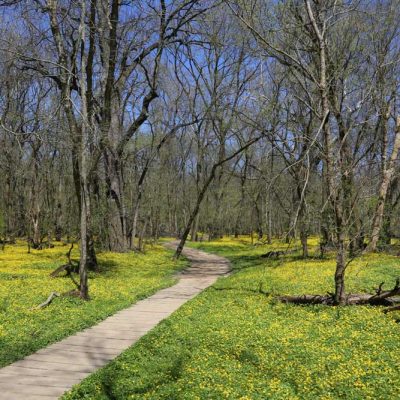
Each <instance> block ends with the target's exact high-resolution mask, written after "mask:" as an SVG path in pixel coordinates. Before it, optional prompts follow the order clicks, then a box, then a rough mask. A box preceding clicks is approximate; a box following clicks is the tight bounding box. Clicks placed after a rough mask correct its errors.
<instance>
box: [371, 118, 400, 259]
mask: <svg viewBox="0 0 400 400" xmlns="http://www.w3.org/2000/svg"><path fill="white" fill-rule="evenodd" d="M399 149H400V116H398V117H397V119H396V133H395V139H394V144H393V150H392V154H391V156H390V159H389V162H388V164H387V165H384V166H383V171H382V179H381V183H380V187H379V196H378V203H377V205H376V209H375V214H374V218H373V221H372V229H371V237H370V242H369V244H368V247H367V250H368V251H376V249H377V244H378V240H379V235H380V232H381V229H382V221H383V213H384V209H385V202H386V196H387V192H388V188H389V185H390V182H391V181H392V178H393V174H394V170H395V162H396V160H397V156H398V153H399Z"/></svg>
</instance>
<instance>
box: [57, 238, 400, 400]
mask: <svg viewBox="0 0 400 400" xmlns="http://www.w3.org/2000/svg"><path fill="white" fill-rule="evenodd" d="M311 244H312V245H316V244H317V243H316V242H315V241H311ZM196 247H199V248H201V249H204V250H206V251H210V252H214V253H218V254H220V255H223V256H226V257H228V258H229V259H230V260H231V261H232V265H233V267H234V269H235V270H236V273H234V274H233V275H231V276H230V277H228V278H222V279H220V280H219V281H218V282H217V283H216V284H215V285H214V286H213V287H211V288H209V289H207V290H206V291H205V292H203V293H202V294H201V295H199V296H198V297H197V298H195V299H194V300H192V301H190V302H189V303H187V304H185V305H184V306H183V307H182V308H181V309H180V310H178V312H176V313H174V314H173V315H172V316H171V317H170V318H168V319H167V320H165V321H164V322H162V323H161V324H160V325H159V326H158V327H156V328H155V329H154V330H152V331H151V332H150V333H149V334H148V335H146V336H144V337H143V338H142V339H141V340H140V341H139V342H138V343H137V344H136V345H134V346H133V347H131V348H130V349H128V350H127V351H125V352H124V353H123V354H122V355H121V356H120V357H118V358H117V359H116V360H114V361H113V362H111V363H110V364H109V365H108V366H106V367H105V368H103V369H101V370H99V371H98V372H96V373H95V374H93V375H91V376H90V377H89V378H87V379H85V380H84V381H83V382H82V383H81V384H80V385H78V386H76V387H75V388H74V389H73V391H72V392H70V393H69V394H67V395H65V396H64V399H65V400H67V399H68V400H72V399H74V400H75V399H121V400H122V399H138V400H139V399H168V400H172V399H232V400H234V399H235V400H236V399H242V400H244V399H251V400H253V399H254V400H256V399H260V400H261V399H262V400H265V399H275V400H276V399H281V400H287V399H293V400H294V399H309V400H314V399H325V400H327V399H332V400H333V399H359V400H365V399H371V400H372V399H374V400H375V399H382V400H388V399H398V398H399V390H400V383H399V376H400V364H399V354H400V341H399V335H400V326H399V324H397V323H396V315H394V314H391V315H384V314H383V313H382V312H381V309H380V308H374V307H369V306H365V307H360V306H356V307H342V308H334V307H327V306H322V305H318V306H294V305H286V304H281V303H278V302H276V301H274V299H273V296H266V295H264V294H262V293H259V289H260V287H261V288H262V290H263V291H267V292H270V293H275V294H302V293H326V292H327V291H330V290H332V276H333V271H334V264H335V262H334V260H333V258H327V259H325V260H321V259H318V258H310V259H308V260H302V259H300V258H299V256H298V255H291V256H290V257H286V258H283V259H281V260H265V259H262V258H260V257H259V256H260V254H262V253H265V252H266V251H269V250H271V248H284V247H285V245H284V244H282V243H280V242H275V243H274V244H273V245H270V246H268V245H261V246H252V245H251V244H250V243H249V241H248V239H246V238H241V239H239V240H233V239H223V240H220V241H216V242H211V243H200V244H196ZM398 275H400V261H399V259H398V258H397V257H394V256H389V255H383V254H379V255H366V256H363V257H360V258H358V259H356V260H354V261H353V262H352V263H351V264H350V266H349V269H348V290H349V291H357V292H361V291H368V292H369V291H371V290H372V288H373V287H376V286H377V284H379V283H380V282H382V281H385V282H387V284H388V285H392V284H393V281H394V279H395V277H397V276H398Z"/></svg>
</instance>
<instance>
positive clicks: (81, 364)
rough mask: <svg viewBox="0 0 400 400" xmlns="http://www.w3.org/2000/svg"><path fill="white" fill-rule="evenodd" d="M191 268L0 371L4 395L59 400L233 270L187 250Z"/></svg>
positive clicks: (213, 258) (221, 260) (0, 395)
mask: <svg viewBox="0 0 400 400" xmlns="http://www.w3.org/2000/svg"><path fill="white" fill-rule="evenodd" d="M183 254H184V255H185V256H186V257H188V259H189V260H190V262H191V266H190V267H189V268H188V269H186V270H184V271H182V272H181V273H180V274H179V276H178V277H179V282H178V283H177V284H176V285H174V286H172V287H169V288H167V289H163V290H160V291H159V292H157V293H156V294H154V295H153V296H151V297H149V298H147V299H145V300H142V301H139V302H138V303H136V304H134V305H133V306H131V307H130V308H127V309H125V310H122V311H120V312H118V313H116V314H114V315H113V316H111V317H109V318H107V319H105V320H104V321H102V322H100V323H99V324H97V325H95V326H93V327H91V328H88V329H85V330H84V331H82V332H79V333H77V334H76V335H73V336H70V337H68V338H66V339H64V340H62V341H60V342H57V343H54V344H52V345H50V346H48V347H46V348H44V349H42V350H39V351H37V352H36V353H34V354H32V355H30V356H28V357H26V358H24V359H23V360H20V361H17V362H15V363H14V364H11V365H9V366H7V367H5V368H2V369H0V399H7V400H11V399H12V400H19V399H24V400H46V399H49V400H50V399H58V398H59V397H60V396H61V395H62V394H63V393H64V392H65V391H67V390H69V389H70V388H71V387H72V386H73V385H75V384H77V383H79V382H80V381H81V380H82V379H83V378H85V377H86V376H88V375H90V374H91V373H92V372H94V371H95V370H97V369H98V368H101V367H103V366H104V365H106V364H107V363H108V362H109V361H110V360H112V359H113V358H115V357H116V356H118V355H119V354H120V353H122V352H123V351H124V350H125V349H127V348H128V347H130V346H131V345H132V344H133V343H135V342H136V341H137V340H138V339H139V338H140V337H142V336H143V335H145V334H146V333H147V332H148V331H149V330H150V329H152V328H153V327H155V326H156V325H157V324H158V323H159V322H160V321H161V320H163V319H164V318H167V317H168V316H169V315H171V314H172V313H173V312H174V311H175V310H177V309H178V308H179V307H180V306H181V305H182V304H184V303H186V302H187V301H188V300H190V299H191V298H193V297H194V296H196V295H197V294H198V293H200V292H201V291H202V290H203V289H205V288H206V287H208V286H210V285H211V284H212V283H214V282H215V281H216V279H218V277H219V276H222V275H226V274H227V273H228V272H229V263H228V261H227V260H226V259H224V258H222V257H218V256H215V255H211V254H207V253H204V252H201V251H199V250H194V249H185V250H184V252H183Z"/></svg>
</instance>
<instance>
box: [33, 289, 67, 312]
mask: <svg viewBox="0 0 400 400" xmlns="http://www.w3.org/2000/svg"><path fill="white" fill-rule="evenodd" d="M60 296H61V295H60V293H58V292H51V293H50V295H49V297H48V298H47V300H46V301H45V302H43V303H41V304H39V305H38V306H36V307H33V308H31V310H40V309H41V308H45V307H47V306H48V305H49V304H50V303H51V302H52V301H53V300H54V299H55V298H56V297H60Z"/></svg>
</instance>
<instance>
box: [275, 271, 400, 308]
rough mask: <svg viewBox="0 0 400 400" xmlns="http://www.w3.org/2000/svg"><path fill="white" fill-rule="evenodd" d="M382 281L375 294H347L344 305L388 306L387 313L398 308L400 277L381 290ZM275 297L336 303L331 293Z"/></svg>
mask: <svg viewBox="0 0 400 400" xmlns="http://www.w3.org/2000/svg"><path fill="white" fill-rule="evenodd" d="M383 285H384V282H382V283H381V284H380V285H379V287H378V288H377V289H376V290H375V292H376V293H375V294H366V293H359V294H348V295H347V296H346V300H345V302H344V304H345V305H349V306H350V305H371V306H389V308H386V309H385V310H383V312H385V313H387V312H389V311H396V310H400V305H397V304H398V303H400V297H399V295H400V279H399V278H397V279H396V283H395V286H394V287H393V289H391V290H386V291H384V290H382V287H383ZM277 299H278V300H279V301H281V302H283V303H291V304H324V305H329V306H333V305H336V304H335V301H334V296H333V294H332V293H328V294H326V295H310V294H304V295H301V296H279V297H277Z"/></svg>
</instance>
